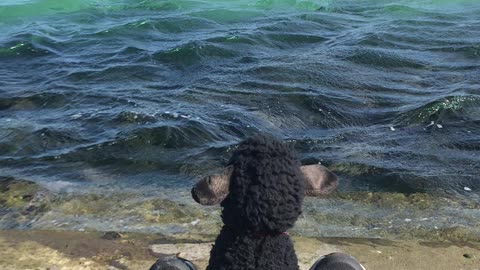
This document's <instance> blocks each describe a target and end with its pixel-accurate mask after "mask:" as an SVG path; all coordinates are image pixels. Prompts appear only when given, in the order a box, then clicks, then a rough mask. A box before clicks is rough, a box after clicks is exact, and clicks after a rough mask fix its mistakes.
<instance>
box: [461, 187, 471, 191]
mask: <svg viewBox="0 0 480 270" xmlns="http://www.w3.org/2000/svg"><path fill="white" fill-rule="evenodd" d="M463 190H465V191H472V189H471V188H469V187H463Z"/></svg>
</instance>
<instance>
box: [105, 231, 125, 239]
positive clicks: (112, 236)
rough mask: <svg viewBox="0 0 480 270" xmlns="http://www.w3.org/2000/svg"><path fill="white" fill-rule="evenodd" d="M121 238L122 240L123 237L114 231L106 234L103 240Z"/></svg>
mask: <svg viewBox="0 0 480 270" xmlns="http://www.w3.org/2000/svg"><path fill="white" fill-rule="evenodd" d="M120 238H122V235H121V234H119V233H117V232H114V231H110V232H106V233H105V234H103V236H102V239H105V240H115V239H120Z"/></svg>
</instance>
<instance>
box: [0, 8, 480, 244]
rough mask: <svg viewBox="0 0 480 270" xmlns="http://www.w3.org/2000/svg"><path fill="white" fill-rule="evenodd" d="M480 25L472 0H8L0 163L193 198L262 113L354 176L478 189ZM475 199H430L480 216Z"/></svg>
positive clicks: (379, 183)
mask: <svg viewBox="0 0 480 270" xmlns="http://www.w3.org/2000/svg"><path fill="white" fill-rule="evenodd" d="M479 37H480V2H478V1H473V0H472V1H466V0H464V1H460V0H456V1H446V0H445V1H441V0H430V1H427V0H418V1H414V0H405V1H388V0H383V1H382V0H364V1H353V0H352V1H347V0H339V1H334V0H331V1H329V0H323V1H321V0H317V1H295V0H270V1H269V0H259V1H255V0H240V1H221V0H206V1H199V0H191V1H187V0H184V1H181V0H172V1H160V0H144V1H141V0H115V1H114V0H65V1H56V0H7V1H5V0H3V1H2V3H0V127H1V129H0V176H11V177H14V178H16V179H27V180H30V181H34V182H36V183H39V184H40V185H42V186H44V187H47V188H48V189H50V190H53V191H54V192H57V193H58V192H60V193H61V192H67V194H70V195H65V196H76V195H77V194H80V193H85V192H86V193H92V192H93V193H95V192H97V193H108V192H112V193H113V194H115V193H118V192H123V191H125V190H129V192H132V193H133V194H137V195H135V196H134V197H135V198H137V199H138V198H147V197H149V196H153V197H154V196H157V197H163V198H170V199H173V200H174V199H179V197H181V198H183V199H180V200H181V201H185V202H189V199H188V193H187V191H188V188H189V187H190V186H191V185H192V184H193V183H194V182H195V181H196V179H197V178H198V176H199V175H203V174H207V173H209V172H212V171H214V170H218V169H219V168H220V167H221V166H223V165H224V163H225V160H227V159H228V157H229V155H230V152H231V151H232V149H233V148H234V146H235V144H236V143H238V142H239V141H240V140H241V139H242V138H245V137H246V136H249V135H252V134H255V133H257V132H259V131H261V132H269V133H272V134H274V135H276V136H278V137H281V138H283V139H284V140H286V141H288V142H290V143H292V144H293V145H295V147H296V149H297V150H298V151H299V153H300V157H301V158H302V160H303V162H304V163H316V162H321V163H323V164H325V165H327V166H330V167H331V168H332V169H334V170H335V171H336V172H337V174H338V175H339V176H340V178H341V181H342V182H341V185H340V190H339V191H340V192H341V193H352V192H353V193H358V194H361V193H362V192H366V193H369V192H372V193H379V194H380V193H388V194H393V195H392V196H394V195H395V194H403V195H405V196H409V195H411V194H425V195H428V196H434V197H436V198H437V197H438V198H449V199H459V200H466V201H468V202H475V203H480V178H479V172H480V165H479V164H480V38H479ZM166 190H167V191H168V192H167V191H166ZM177 191H178V192H177ZM182 192H183V193H182ZM72 194H73V195H72ZM175 194H183V195H178V196H177V195H175ZM112 196H113V195H112ZM318 204H321V205H323V206H319V205H318ZM318 207H320V208H321V209H320V210H318V209H317V208H318ZM322 207H323V208H322ZM463 208H464V207H462V206H461V205H460V206H459V207H458V208H456V209H455V211H453V210H451V209H450V210H448V209H447V210H445V209H446V208H445V209H444V211H443V212H441V211H440V210H438V211H433V212H435V214H438V215H440V216H444V217H446V216H452V212H454V213H456V214H458V215H461V216H462V218H456V219H455V221H454V223H455V222H457V223H458V224H460V225H462V226H465V227H474V226H480V221H479V220H480V213H479V211H478V210H475V211H474V210H472V209H469V211H468V212H464V211H463V210H465V209H463ZM474 208H475V207H474ZM306 209H307V210H306V213H307V214H308V213H313V212H315V211H316V210H315V209H317V210H318V211H326V210H325V209H328V211H330V212H331V213H332V215H334V214H335V213H339V212H342V213H350V214H351V215H353V213H355V212H358V211H359V212H360V213H361V211H362V209H363V208H362V207H358V208H357V209H355V205H353V206H349V205H348V203H343V204H340V205H339V204H336V203H332V202H331V201H329V200H326V201H325V200H320V202H317V203H316V202H315V201H313V202H312V201H308V202H307V206H306ZM379 209H380V210H378V211H377V212H375V211H373V212H372V211H371V209H370V210H369V209H366V210H365V211H364V213H365V215H367V216H371V217H369V218H371V219H372V220H373V219H375V218H377V219H382V218H384V217H385V211H386V210H385V209H383V208H381V207H380V208H379ZM382 209H383V210H382ZM475 209H476V208H475ZM328 211H327V212H328ZM382 211H383V212H382ZM405 211H406V212H402V213H403V214H405V217H404V216H398V217H395V218H397V219H402V220H403V218H405V220H407V221H408V220H409V218H408V207H407V210H405ZM449 211H450V212H449ZM465 211H467V210H465ZM387 212H388V211H387ZM433 212H432V213H433ZM440 212H441V213H443V214H441V213H440ZM439 213H440V214H439ZM50 214H51V213H50ZM403 214H402V215H403ZM474 217H478V218H479V219H476V218H474ZM37 218H38V217H37ZM308 218H311V219H312V220H313V221H312V222H314V221H315V218H314V217H313V214H312V216H307V219H308ZM354 218H355V217H354ZM356 218H357V219H358V217H356ZM419 218H421V217H419ZM431 218H432V217H431ZM469 218H471V219H469ZM5 219H6V218H4V222H3V223H1V222H0V225H1V224H9V225H8V226H7V225H2V226H3V227H22V226H23V227H29V226H32V224H34V222H33V223H32V220H30V222H31V223H28V224H29V225H28V224H27V225H25V224H24V223H14V225H12V223H11V222H6V221H5ZM88 220H90V221H91V220H94V219H93V218H88V217H87V218H86V219H82V220H81V221H79V220H77V221H76V222H77V224H80V223H82V222H84V223H87V222H88ZM317 222H318V223H321V222H320V221H318V220H317ZM354 223H355V222H354ZM370 223H372V222H370ZM19 224H20V225H19ZM22 224H23V225H22ZM98 224H101V222H100V223H94V225H91V226H92V227H94V228H100V229H108V228H106V226H107V225H105V224H104V225H102V226H100V225H98ZM315 224H316V223H315ZM352 224H353V223H352ZM353 225H355V224H353ZM438 225H439V224H435V222H433V223H431V224H427V225H426V226H427V227H428V226H430V227H432V228H433V227H434V226H438ZM451 225H452V221H451V220H446V221H445V224H443V226H447V227H448V226H451ZM332 226H333V227H342V225H338V224H337V225H335V224H334V225H332ZM107 227H108V226H107ZM300 227H301V225H300ZM307 227H308V226H307V225H305V228H307ZM377 227H378V226H377ZM75 228H77V227H75ZM375 228H376V226H370V227H368V226H367V227H366V229H365V230H366V231H361V232H359V233H357V234H355V235H360V236H364V235H369V233H367V231H368V230H369V229H372V230H373V229H375ZM326 231H327V232H331V234H335V233H336V232H337V231H336V230H330V231H329V230H328V228H327V230H326ZM327 234H328V233H327ZM370 234H371V233H370Z"/></svg>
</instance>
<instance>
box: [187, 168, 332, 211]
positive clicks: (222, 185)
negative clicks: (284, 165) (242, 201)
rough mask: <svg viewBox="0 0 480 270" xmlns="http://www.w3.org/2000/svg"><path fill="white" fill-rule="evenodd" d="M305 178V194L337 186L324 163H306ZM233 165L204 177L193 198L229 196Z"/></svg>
mask: <svg viewBox="0 0 480 270" xmlns="http://www.w3.org/2000/svg"><path fill="white" fill-rule="evenodd" d="M300 169H301V171H302V174H303V177H304V179H305V195H306V196H312V197H319V196H325V195H328V194H330V193H332V192H333V191H334V190H335V189H336V188H337V176H336V175H335V174H334V173H333V172H331V171H330V170H329V169H327V168H326V167H324V166H322V165H318V164H317V165H306V166H302V167H301V168H300ZM232 172H233V167H232V166H228V167H227V168H226V169H225V170H224V171H223V173H222V174H218V175H210V176H207V177H204V178H202V179H201V180H200V181H198V183H197V184H196V185H195V186H194V187H193V188H192V197H193V199H194V200H195V201H196V202H197V203H199V204H203V205H214V204H219V203H221V202H222V201H223V199H225V197H227V195H228V188H229V186H230V176H231V175H232Z"/></svg>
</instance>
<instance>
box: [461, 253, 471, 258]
mask: <svg viewBox="0 0 480 270" xmlns="http://www.w3.org/2000/svg"><path fill="white" fill-rule="evenodd" d="M463 257H464V258H466V259H473V256H472V255H471V254H468V253H465V254H463Z"/></svg>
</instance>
